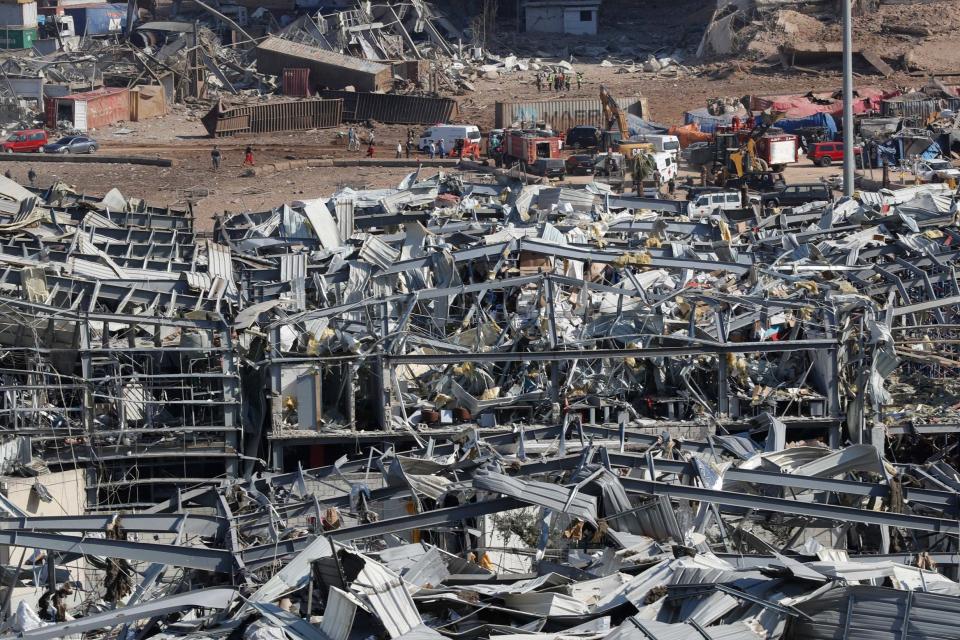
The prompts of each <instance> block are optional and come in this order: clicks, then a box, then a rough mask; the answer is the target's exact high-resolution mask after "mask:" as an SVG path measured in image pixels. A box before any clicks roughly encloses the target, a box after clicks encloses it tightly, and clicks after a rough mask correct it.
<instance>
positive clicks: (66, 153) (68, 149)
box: [60, 147, 70, 156]
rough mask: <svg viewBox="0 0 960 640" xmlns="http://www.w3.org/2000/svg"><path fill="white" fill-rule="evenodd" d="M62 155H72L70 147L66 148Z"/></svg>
mask: <svg viewBox="0 0 960 640" xmlns="http://www.w3.org/2000/svg"><path fill="white" fill-rule="evenodd" d="M60 153H62V154H63V155H65V156H68V155H70V147H64V148H63V149H62V150H61V151H60Z"/></svg>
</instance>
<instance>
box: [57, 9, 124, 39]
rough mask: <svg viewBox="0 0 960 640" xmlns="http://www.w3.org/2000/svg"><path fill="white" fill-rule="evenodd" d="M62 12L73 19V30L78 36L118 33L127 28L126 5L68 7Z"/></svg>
mask: <svg viewBox="0 0 960 640" xmlns="http://www.w3.org/2000/svg"><path fill="white" fill-rule="evenodd" d="M63 12H64V14H65V15H68V16H70V17H71V18H73V24H74V29H75V30H76V34H77V35H79V36H103V35H109V34H111V33H120V32H121V31H123V30H124V28H126V26H127V5H126V3H124V4H91V5H81V6H68V7H65V8H64V10H63Z"/></svg>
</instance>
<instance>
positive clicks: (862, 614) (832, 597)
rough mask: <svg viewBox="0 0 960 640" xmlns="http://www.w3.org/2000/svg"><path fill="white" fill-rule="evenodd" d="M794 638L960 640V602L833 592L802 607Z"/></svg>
mask: <svg viewBox="0 0 960 640" xmlns="http://www.w3.org/2000/svg"><path fill="white" fill-rule="evenodd" d="M796 607H797V608H798V609H800V611H802V612H804V613H806V614H807V615H809V616H810V617H811V619H810V620H807V619H804V618H797V619H795V620H794V621H793V623H792V624H791V626H790V630H789V633H788V637H791V638H805V639H806V640H834V639H836V640H840V639H844V640H905V639H912V638H960V628H958V625H957V621H958V620H960V598H955V597H952V596H942V595H938V594H933V593H924V592H922V591H897V590H895V589H888V588H885V587H872V586H866V585H855V586H848V587H838V588H836V589H831V590H830V591H828V592H827V593H825V594H823V595H821V596H819V597H817V598H814V599H812V600H809V601H807V602H804V603H801V604H798V605H796Z"/></svg>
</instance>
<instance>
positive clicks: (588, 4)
mask: <svg viewBox="0 0 960 640" xmlns="http://www.w3.org/2000/svg"><path fill="white" fill-rule="evenodd" d="M601 2H602V0H527V2H526V3H525V4H524V5H523V9H524V13H525V16H526V18H525V21H524V24H525V26H526V31H534V32H536V31H539V32H541V33H569V34H572V35H596V34H597V23H598V14H599V13H600V4H601Z"/></svg>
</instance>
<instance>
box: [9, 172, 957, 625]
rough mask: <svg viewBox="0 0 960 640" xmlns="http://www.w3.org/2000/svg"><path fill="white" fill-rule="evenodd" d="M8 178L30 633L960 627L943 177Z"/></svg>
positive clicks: (22, 596) (12, 488) (951, 217)
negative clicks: (712, 208)
mask: <svg viewBox="0 0 960 640" xmlns="http://www.w3.org/2000/svg"><path fill="white" fill-rule="evenodd" d="M0 206H2V209H3V214H2V222H0V236H2V238H3V239H2V242H0V262H2V263H3V268H2V277H0V318H2V322H0V342H2V344H3V351H2V358H3V396H2V402H3V407H2V409H3V413H2V416H3V417H2V424H3V426H4V428H5V429H6V430H7V431H8V433H9V439H8V440H7V441H6V444H4V446H3V449H2V462H3V467H4V470H5V473H6V474H7V476H6V477H7V478H9V481H10V483H11V484H10V485H7V484H4V486H5V487H7V494H8V495H10V496H14V495H21V494H20V493H18V491H20V489H18V487H23V491H24V492H26V494H29V496H30V498H29V499H30V500H34V501H43V502H51V501H53V500H59V498H57V497H56V496H57V495H58V494H57V492H59V491H62V490H63V488H62V486H63V485H64V484H66V483H65V482H64V481H63V480H62V478H63V476H64V474H72V475H71V476H70V477H71V478H73V479H74V480H75V481H76V482H78V483H79V484H81V485H83V486H84V487H85V491H86V500H87V504H88V511H87V513H86V514H85V515H80V514H64V515H46V516H44V515H34V514H33V513H28V512H27V511H24V510H23V508H22V507H19V506H17V504H15V500H14V499H13V498H8V497H3V498H0V507H2V509H3V511H4V512H5V515H4V516H3V517H2V518H0V523H2V526H0V544H2V545H5V547H4V548H5V549H6V550H7V551H5V552H4V553H6V556H5V558H6V559H5V560H4V561H3V562H4V572H3V575H4V576H5V577H4V591H3V593H4V594H5V595H4V596H3V597H4V598H5V599H6V600H5V601H6V603H7V605H12V606H11V607H10V609H11V615H10V616H9V618H8V619H7V621H6V623H5V626H4V634H5V635H2V636H0V637H11V638H12V637H19V638H34V639H41V638H62V637H100V636H109V635H117V634H118V636H117V637H134V636H135V637H144V638H146V637H152V638H194V639H200V638H220V637H236V638H249V639H266V638H311V639H313V638H328V639H337V638H339V639H341V640H346V639H347V638H352V637H356V638H361V637H370V636H374V635H375V636H379V637H390V638H414V637H417V638H424V637H432V638H437V637H442V636H443V637H449V638H475V637H492V636H501V637H507V636H509V637H518V636H524V637H526V636H535V637H537V638H550V639H554V638H561V637H563V638H567V637H583V638H617V639H619V638H674V637H676V638H686V637H695V636H696V637H705V638H744V639H748V638H749V639H753V638H758V639H759V638H819V637H825V638H826V637H841V636H842V637H858V636H857V634H865V633H870V635H871V636H872V637H877V638H887V637H889V638H905V637H916V636H915V635H914V634H915V633H921V632H920V631H916V630H918V629H921V630H922V633H923V634H926V635H928V636H931V637H955V636H956V631H955V626H956V625H955V622H952V621H951V620H952V619H953V618H955V616H956V615H957V614H958V613H960V597H958V596H960V585H958V583H957V582H956V580H957V578H958V568H957V566H958V560H957V551H958V549H957V540H958V536H957V534H958V533H960V531H958V524H957V522H958V515H960V514H958V512H957V509H958V505H960V502H958V496H957V492H958V490H960V485H958V471H957V441H956V438H955V435H954V434H956V432H957V431H958V429H960V407H958V406H957V405H951V404H950V403H945V402H943V400H942V394H943V393H946V392H950V391H949V390H951V389H953V387H954V386H955V383H954V382H953V381H952V380H951V379H950V378H951V372H953V371H955V369H956V367H957V366H958V365H957V360H956V355H955V353H954V351H955V349H954V345H953V343H954V340H953V339H952V335H953V327H954V326H955V325H956V324H957V319H956V315H957V308H958V305H960V291H958V290H957V289H956V277H955V274H954V268H955V264H956V262H957V259H958V253H957V251H956V250H955V247H954V245H955V244H956V243H957V241H960V230H958V228H957V213H958V208H957V198H956V195H955V194H954V193H953V192H952V191H951V190H950V189H949V187H947V186H946V185H944V184H942V183H941V184H934V185H925V186H920V187H911V188H906V189H902V190H900V191H885V190H884V191H878V192H869V191H864V192H860V193H859V194H858V196H857V197H856V198H854V199H840V200H838V201H836V202H834V203H814V204H810V205H805V206H803V207H796V208H792V209H790V208H782V209H781V210H779V211H778V212H776V214H775V215H762V212H761V211H760V210H759V208H758V209H754V210H745V211H744V212H742V213H741V214H737V215H735V214H734V213H733V212H719V213H716V214H714V215H712V216H709V217H706V218H699V219H696V220H694V219H691V218H690V217H689V216H688V215H687V212H686V206H687V203H685V202H681V201H672V200H659V199H648V198H640V197H635V196H627V195H617V194H613V193H610V192H609V191H607V190H606V189H604V188H603V187H602V186H601V185H598V184H596V183H594V184H591V185H588V186H587V187H586V188H581V189H571V188H555V187H550V186H547V185H524V184H523V183H521V182H519V181H511V180H509V179H501V180H499V181H491V180H490V179H489V178H487V177H482V176H479V175H475V174H470V173H465V174H446V173H440V174H436V175H421V174H420V173H413V174H411V175H409V176H408V177H407V178H406V179H405V180H404V181H403V183H402V184H401V185H399V186H398V187H397V188H395V189H385V190H377V191H355V190H351V189H344V190H341V191H339V192H337V193H333V194H331V195H330V196H329V198H326V199H320V200H312V201H300V202H292V203H290V204H288V205H284V206H282V207H279V208H277V209H275V210H272V211H264V212H260V213H243V214H235V215H227V216H224V217H222V218H221V219H219V220H218V222H217V225H216V228H215V230H214V232H213V233H212V234H209V235H202V234H198V233H197V232H196V231H195V229H194V227H193V219H192V216H191V214H190V212H189V211H182V210H175V209H157V208H153V207H150V206H148V205H146V204H145V203H144V202H142V201H140V200H138V199H134V198H129V197H127V196H125V195H124V194H122V193H120V192H119V191H116V190H115V191H113V192H111V193H110V194H108V195H107V197H106V198H104V199H102V200H96V199H91V198H88V197H84V196H82V195H79V194H76V193H74V192H73V191H72V190H70V189H69V188H67V187H66V186H65V185H63V184H55V185H53V186H52V187H51V188H49V189H48V190H45V191H37V190H29V189H24V188H23V187H20V186H19V185H17V184H16V183H15V182H13V181H10V180H6V179H2V180H0ZM361 443H362V444H363V448H362V449H359V448H358V447H359V445H360V444H361ZM338 450H339V451H341V452H343V453H344V455H342V456H341V457H339V458H336V459H334V458H333V457H332V456H331V454H333V452H335V451H338ZM350 452H355V453H353V454H350ZM333 455H338V454H333ZM324 457H327V459H324ZM132 460H133V461H135V462H134V463H131V461H132ZM291 468H293V469H294V470H293V471H290V470H289V469H291ZM16 478H20V479H22V480H20V481H16V482H15V480H14V479H16ZM17 482H19V484H18V483H17ZM16 558H19V563H18V561H17V560H16ZM31 593H32V594H42V595H41V597H40V599H39V602H38V603H36V604H34V602H35V600H34V599H32V598H31V597H28V594H31ZM893 603H895V604H893ZM878 620H883V623H882V625H881V624H880V623H879V622H878ZM881 627H882V628H881ZM887 629H889V631H887Z"/></svg>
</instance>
